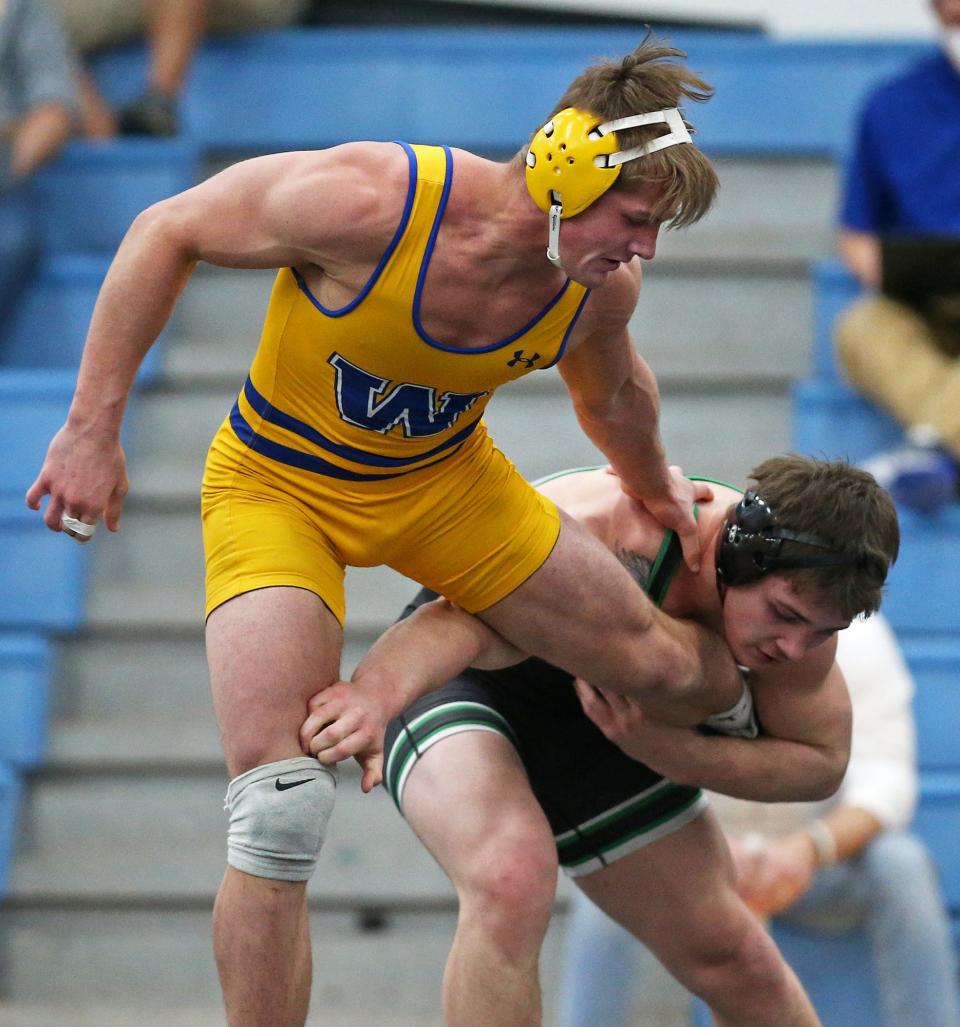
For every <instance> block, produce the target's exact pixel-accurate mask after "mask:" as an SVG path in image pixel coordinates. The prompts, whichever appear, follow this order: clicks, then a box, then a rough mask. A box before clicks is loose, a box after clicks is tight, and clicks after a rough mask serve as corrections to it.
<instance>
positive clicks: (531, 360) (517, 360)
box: [507, 349, 540, 368]
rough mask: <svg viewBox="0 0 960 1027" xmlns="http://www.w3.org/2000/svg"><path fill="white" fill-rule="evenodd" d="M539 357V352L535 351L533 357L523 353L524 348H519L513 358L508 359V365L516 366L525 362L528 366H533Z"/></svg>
mask: <svg viewBox="0 0 960 1027" xmlns="http://www.w3.org/2000/svg"><path fill="white" fill-rule="evenodd" d="M539 359H540V354H539V353H534V354H533V356H532V357H525V356H524V355H523V350H522V349H518V350H516V351H515V352H514V354H513V360H508V361H507V367H516V365H517V364H523V365H525V366H526V367H527V368H531V367H533V365H534V364H535V363H536V362H537V361H538V360H539Z"/></svg>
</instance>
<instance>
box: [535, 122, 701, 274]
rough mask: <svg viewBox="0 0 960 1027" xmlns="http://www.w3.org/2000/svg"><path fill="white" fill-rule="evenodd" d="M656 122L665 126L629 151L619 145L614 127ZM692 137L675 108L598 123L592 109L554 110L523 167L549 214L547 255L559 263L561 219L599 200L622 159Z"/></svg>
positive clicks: (611, 180) (618, 171) (540, 206)
mask: <svg viewBox="0 0 960 1027" xmlns="http://www.w3.org/2000/svg"><path fill="white" fill-rule="evenodd" d="M657 124H665V125H667V126H668V128H669V129H670V131H669V132H667V133H666V134H665V135H662V136H658V137H657V138H656V139H651V140H650V141H649V142H646V143H643V144H641V145H640V146H634V147H632V148H631V149H629V150H620V149H618V142H617V136H616V133H617V131H618V130H619V129H623V128H639V127H640V126H641V125H657ZM691 141H692V140H691V139H690V133H689V132H688V131H687V126H686V125H685V124H684V122H683V117H682V116H681V114H680V111H679V110H678V109H677V108H676V107H671V108H670V109H668V110H662V111H651V112H650V113H649V114H631V115H629V116H628V117H625V118H617V119H616V120H614V121H606V122H602V123H601V119H600V118H599V117H598V116H597V115H596V114H589V113H587V112H586V111H581V110H577V108H575V107H567V108H565V109H564V110H562V111H559V112H558V113H557V114H555V115H554V116H553V117H552V118H551V119H550V120H549V121H548V122H547V123H546V124H545V125H544V126H543V127H542V128H541V129H540V130H539V131H538V132H537V134H536V135H535V136H534V137H533V140H532V141H531V143H530V148H529V149H528V151H527V169H526V176H527V190H528V191H529V193H530V195H531V197H533V202H534V203H535V204H536V205H537V206H538V207H539V208H540V209H541V210H542V211H543V212H544V213H545V214H548V215H549V217H550V242H549V245H548V246H547V259H548V260H549V261H550V262H551V263H552V264H555V265H557V266H558V267H559V261H560V254H559V244H560V221H561V219H563V218H572V217H573V216H574V215H576V214H579V213H580V212H581V211H584V210H586V209H587V207H589V206H590V204H591V203H593V202H594V201H595V200H598V199H599V198H600V197H601V196H602V195H603V194H604V193H605V192H606V191H607V190H608V189H609V188H610V186H612V185H613V183H614V182H615V181H616V180H617V177H618V176H619V174H620V169H621V167H622V166H623V165H624V164H626V162H627V161H629V160H636V158H638V157H645V156H646V155H647V154H648V153H655V152H656V151H657V150H662V149H664V148H665V147H667V146H674V145H675V144H677V143H689V142H691Z"/></svg>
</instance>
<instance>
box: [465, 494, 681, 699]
mask: <svg viewBox="0 0 960 1027" xmlns="http://www.w3.org/2000/svg"><path fill="white" fill-rule="evenodd" d="M561 519H562V524H561V528H560V536H559V538H558V539H557V544H556V546H555V547H554V549H553V552H552V553H551V554H550V556H549V557H548V558H547V560H546V561H545V562H544V564H543V565H542V566H541V567H540V568H539V570H537V571H536V572H535V573H534V574H533V575H531V576H530V577H529V578H528V579H527V580H526V581H525V582H524V583H523V584H522V585H520V586H519V588H516V589H515V590H514V591H513V592H511V593H510V595H508V596H507V597H506V598H505V599H502V600H501V601H500V602H499V603H496V604H495V605H493V606H491V607H489V608H488V609H486V610H483V611H481V612H480V613H479V614H478V616H479V617H480V618H481V619H482V620H484V621H486V623H488V624H490V625H491V627H493V628H495V629H496V630H497V631H498V632H499V633H500V634H501V635H503V636H504V638H507V639H508V640H509V641H510V642H512V643H513V644H514V645H517V646H519V647H520V648H521V649H523V650H524V651H525V652H529V653H532V654H533V655H535V656H540V657H542V658H544V659H547V660H549V661H550V662H551V663H553V664H555V665H556V666H559V667H562V668H563V669H564V670H566V671H568V672H570V673H571V674H575V675H576V676H578V677H583V678H586V679H587V680H589V681H590V682H592V683H593V684H595V685H598V686H600V687H614V690H617V688H616V686H617V685H618V684H619V683H620V682H621V680H622V679H623V678H624V677H630V676H631V671H630V668H637V670H639V668H648V667H651V666H659V665H660V663H662V662H663V661H665V660H666V659H667V658H668V653H669V651H668V650H667V649H665V648H664V645H663V643H664V642H665V641H666V640H665V639H664V638H663V633H662V632H655V631H652V630H651V624H652V617H653V616H654V613H655V611H654V608H653V606H652V604H651V603H650V601H649V600H648V599H646V598H645V596H644V595H643V593H642V592H641V590H640V589H639V588H637V585H636V583H635V582H634V581H633V579H632V578H631V577H630V575H629V574H628V573H627V571H626V570H625V569H624V568H623V567H622V566H621V564H620V562H619V561H618V560H617V558H616V557H615V556H614V555H613V554H612V553H611V552H610V551H609V550H608V549H606V548H605V547H604V546H603V545H602V544H601V543H600V542H599V541H598V540H597V539H595V538H594V537H593V536H592V535H591V534H590V533H589V532H588V531H587V530H586V529H585V528H583V527H582V526H581V525H579V524H577V523H576V522H575V521H573V520H572V519H571V518H570V517H568V516H567V515H566V514H563V513H562V512H561ZM632 676H633V677H634V678H637V677H638V673H637V672H636V671H634V672H633V673H632Z"/></svg>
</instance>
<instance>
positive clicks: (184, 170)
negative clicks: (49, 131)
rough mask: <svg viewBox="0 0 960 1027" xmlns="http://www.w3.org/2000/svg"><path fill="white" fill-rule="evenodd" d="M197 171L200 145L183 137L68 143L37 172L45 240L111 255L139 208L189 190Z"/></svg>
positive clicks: (60, 248) (55, 248)
mask: <svg viewBox="0 0 960 1027" xmlns="http://www.w3.org/2000/svg"><path fill="white" fill-rule="evenodd" d="M198 171H199V149H198V147H197V145H196V144H195V143H193V142H190V141H189V140H185V139H175V140H168V139H161V140H158V139H147V138H145V139H131V138H120V139H115V140H110V141H108V142H99V141H93V140H77V141H75V142H72V143H71V144H70V145H69V146H68V147H66V149H65V150H64V152H63V154H62V155H61V156H60V157H59V159H58V160H56V161H55V162H53V163H52V164H50V165H48V166H47V167H45V168H44V169H43V170H42V171H41V172H39V174H38V175H37V177H36V185H35V188H36V191H37V196H38V201H39V203H38V207H39V211H40V224H41V229H42V232H43V238H44V245H45V246H46V247H47V249H48V250H49V251H50V252H52V253H57V254H62V253H103V254H108V255H112V254H113V251H114V250H116V248H117V246H118V245H119V244H120V240H121V239H122V238H123V236H124V233H125V232H126V231H127V229H128V228H129V227H130V223H131V222H132V221H133V219H134V218H135V217H136V216H137V214H139V213H140V211H142V210H144V209H145V208H146V207H149V206H150V205H151V204H152V203H156V201H157V200H161V199H163V198H165V197H167V196H172V195H173V194H174V193H179V192H182V191H183V190H184V189H189V188H190V186H192V185H194V184H195V183H196V181H197V176H198Z"/></svg>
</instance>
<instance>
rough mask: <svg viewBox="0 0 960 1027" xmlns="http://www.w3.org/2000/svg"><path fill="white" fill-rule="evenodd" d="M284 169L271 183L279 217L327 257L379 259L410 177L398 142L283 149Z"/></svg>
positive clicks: (272, 203) (273, 207) (320, 260)
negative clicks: (297, 150) (293, 151)
mask: <svg viewBox="0 0 960 1027" xmlns="http://www.w3.org/2000/svg"><path fill="white" fill-rule="evenodd" d="M282 156H284V157H287V158H289V161H288V163H287V166H286V167H285V168H284V169H283V174H282V175H280V176H279V177H278V178H276V179H274V181H273V182H272V183H271V185H270V188H269V196H268V201H267V202H268V203H269V206H270V209H271V212H272V215H273V217H274V218H276V219H277V220H278V221H279V222H280V223H281V225H282V226H284V227H287V228H288V230H289V231H290V232H292V233H295V234H297V235H298V236H300V238H301V242H302V244H303V245H304V247H305V248H306V249H308V250H310V251H311V252H314V253H316V255H317V258H318V263H323V262H324V259H323V258H327V259H330V258H337V259H347V260H349V259H354V260H360V261H367V260H370V259H376V258H378V257H379V255H380V254H381V253H382V252H383V250H384V248H385V246H386V245H387V244H388V243H389V240H390V238H391V237H392V235H393V233H394V232H395V231H396V228H397V224H398V223H399V219H400V216H401V212H402V210H403V205H404V201H405V199H406V195H407V190H408V187H409V181H410V168H409V162H408V159H407V156H406V153H405V152H404V150H403V149H402V148H401V147H399V146H397V145H396V144H394V143H346V144H344V145H342V146H334V147H331V148H330V149H327V150H315V151H306V152H301V153H297V154H288V155H282Z"/></svg>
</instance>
